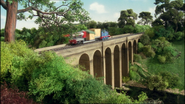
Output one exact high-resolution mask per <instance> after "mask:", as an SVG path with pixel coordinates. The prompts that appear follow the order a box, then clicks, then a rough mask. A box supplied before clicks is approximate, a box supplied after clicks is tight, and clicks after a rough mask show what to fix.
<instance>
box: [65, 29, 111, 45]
mask: <svg viewBox="0 0 185 104" xmlns="http://www.w3.org/2000/svg"><path fill="white" fill-rule="evenodd" d="M93 30H94V31H91V30H82V31H80V32H77V33H76V34H72V39H70V40H69V42H70V44H83V43H86V42H91V41H97V40H106V39H108V38H109V37H110V35H109V34H108V32H107V31H105V30H103V31H101V29H93ZM66 36H67V35H66Z"/></svg>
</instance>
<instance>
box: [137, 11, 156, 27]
mask: <svg viewBox="0 0 185 104" xmlns="http://www.w3.org/2000/svg"><path fill="white" fill-rule="evenodd" d="M139 18H141V20H140V21H139V22H138V23H139V24H143V25H146V24H151V23H152V21H153V17H152V16H151V13H150V12H141V13H139Z"/></svg>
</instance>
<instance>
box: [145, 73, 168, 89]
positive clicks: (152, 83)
mask: <svg viewBox="0 0 185 104" xmlns="http://www.w3.org/2000/svg"><path fill="white" fill-rule="evenodd" d="M146 85H147V87H148V88H149V89H150V90H154V89H156V90H164V89H166V88H167V87H168V86H169V83H168V81H167V80H166V79H163V78H162V76H160V75H152V76H148V77H147V78H146Z"/></svg>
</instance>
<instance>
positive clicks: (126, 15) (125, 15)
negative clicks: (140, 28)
mask: <svg viewBox="0 0 185 104" xmlns="http://www.w3.org/2000/svg"><path fill="white" fill-rule="evenodd" d="M136 19H137V14H136V13H135V12H133V10H132V9H127V10H122V11H121V15H120V17H119V19H118V25H119V27H120V28H123V27H124V26H125V25H132V26H134V25H135V20H136Z"/></svg>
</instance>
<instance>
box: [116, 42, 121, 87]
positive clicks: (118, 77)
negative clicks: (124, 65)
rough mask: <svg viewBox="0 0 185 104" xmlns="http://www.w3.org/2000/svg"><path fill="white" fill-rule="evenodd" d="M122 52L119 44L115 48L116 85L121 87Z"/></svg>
mask: <svg viewBox="0 0 185 104" xmlns="http://www.w3.org/2000/svg"><path fill="white" fill-rule="evenodd" d="M119 59H120V54H119V47H118V45H116V46H115V48H114V85H115V87H120V77H121V76H120V62H119V61H120V60H119Z"/></svg>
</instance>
